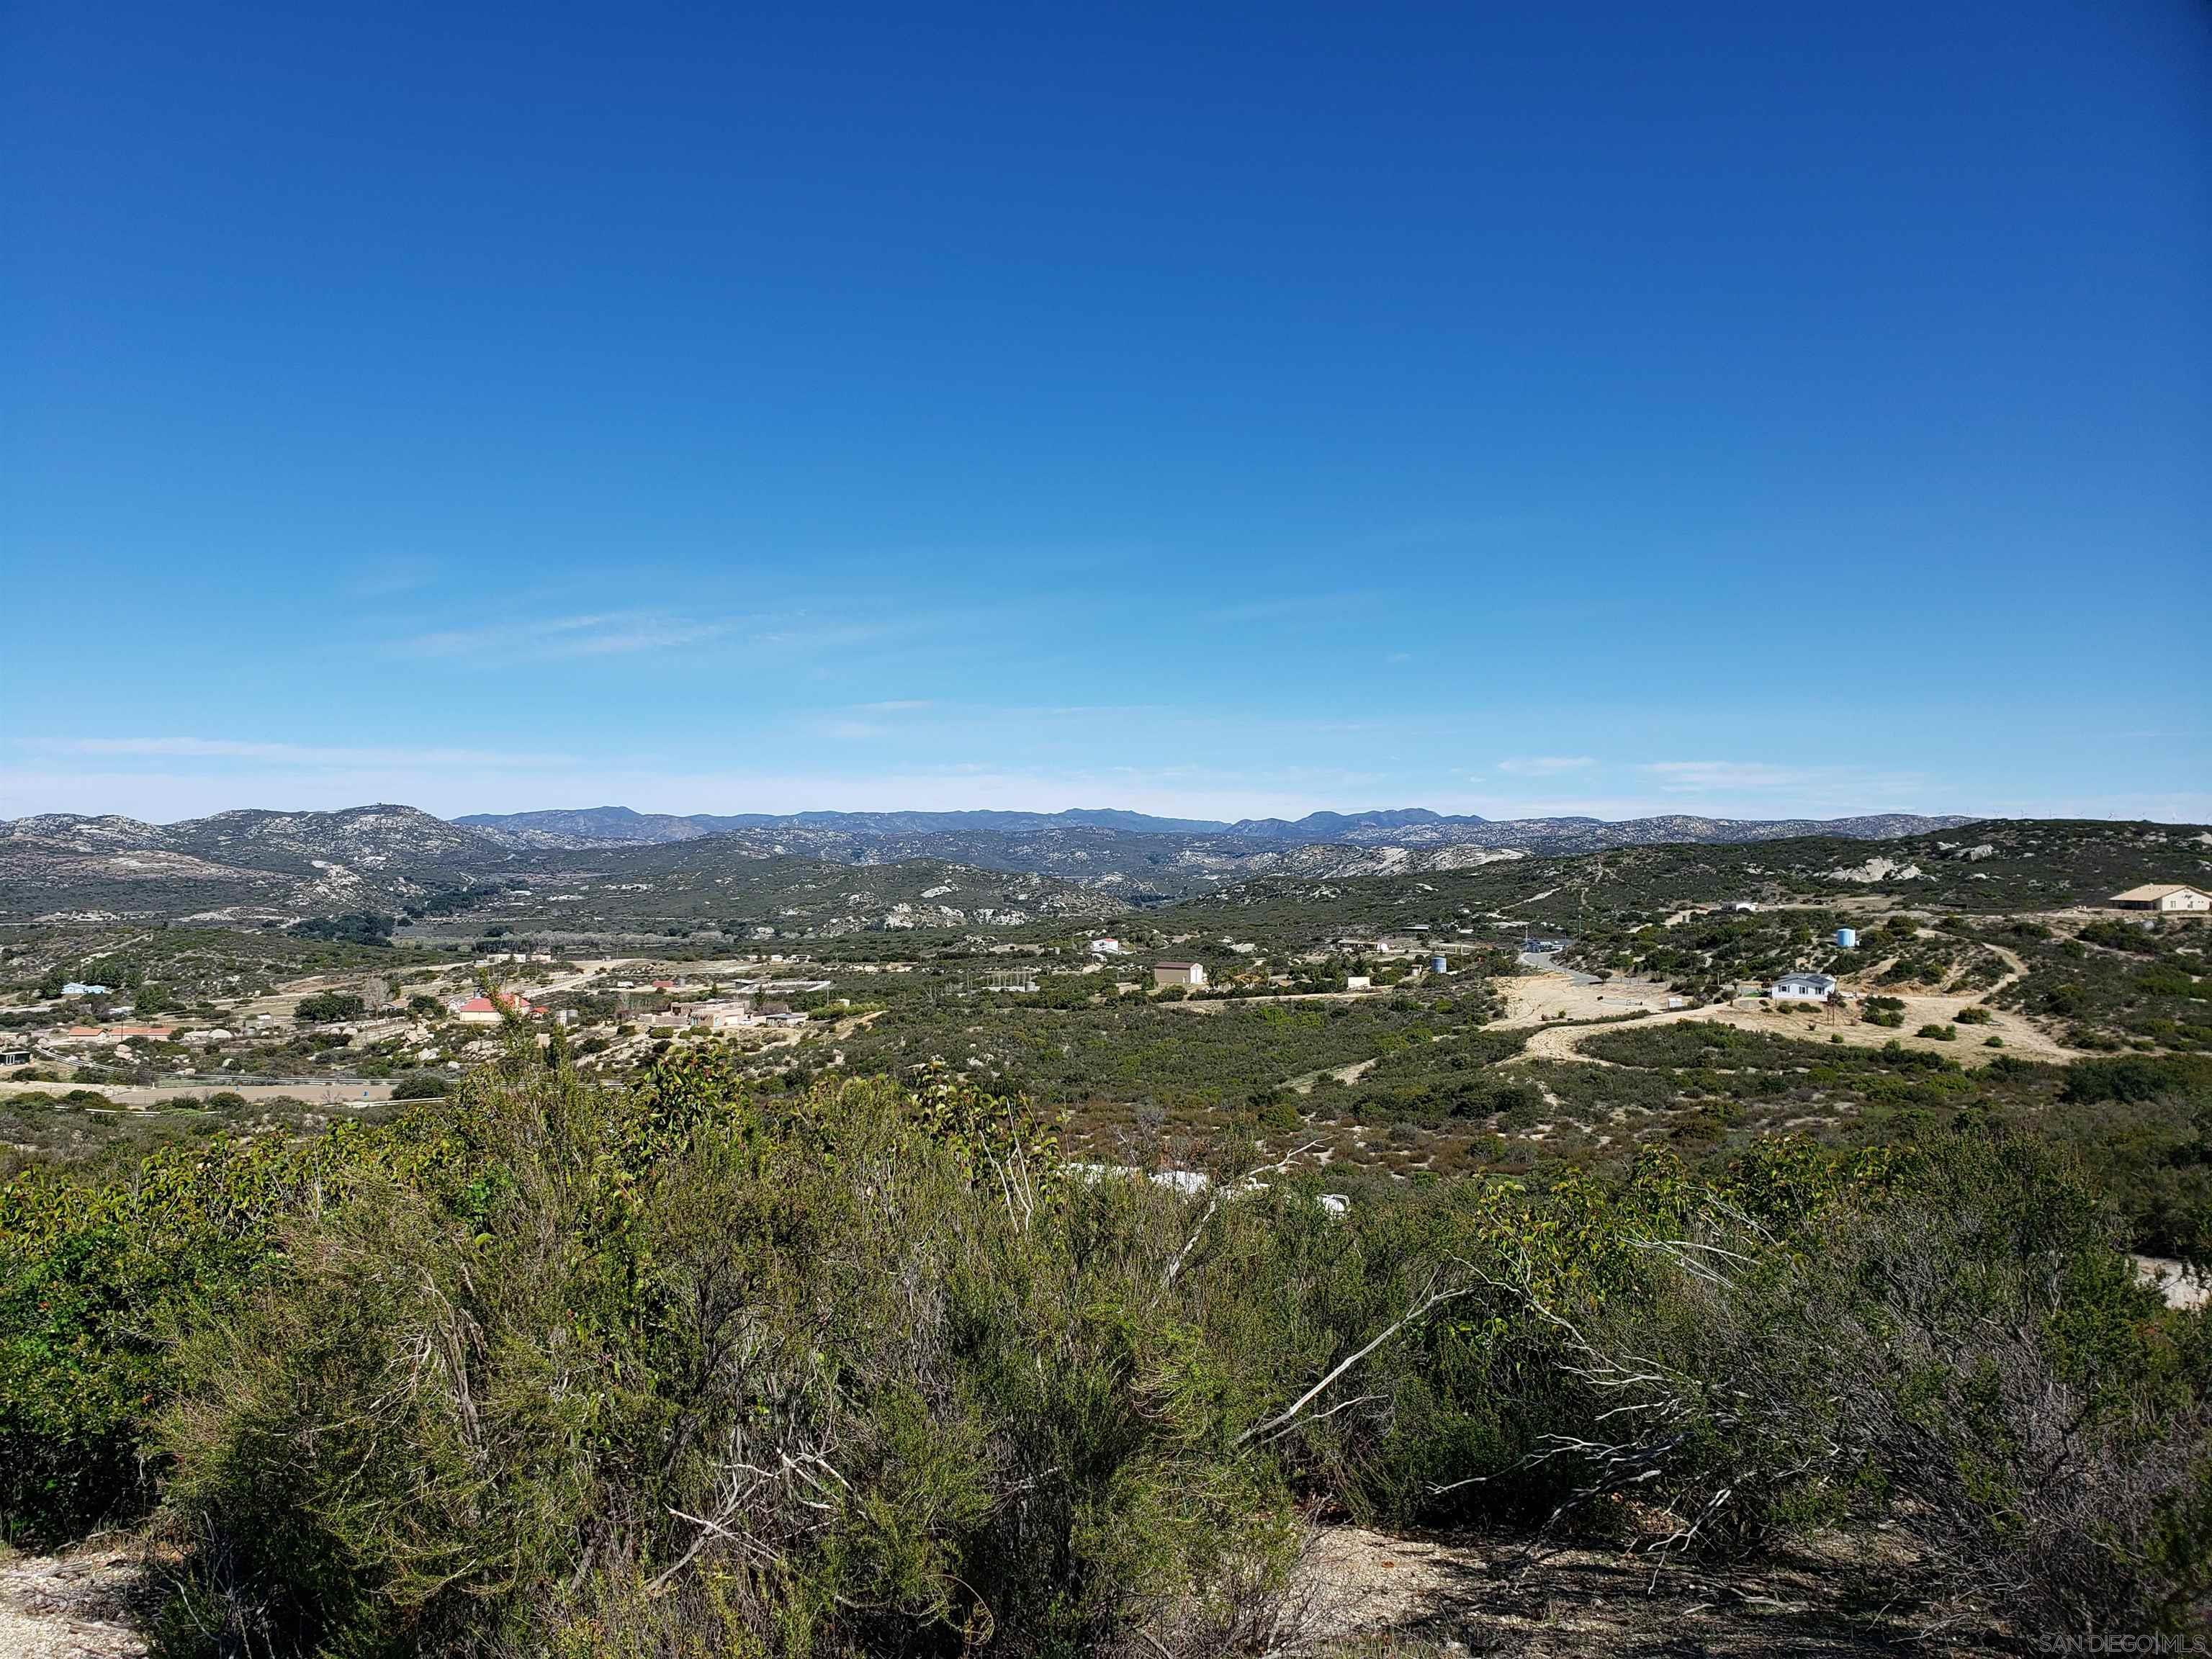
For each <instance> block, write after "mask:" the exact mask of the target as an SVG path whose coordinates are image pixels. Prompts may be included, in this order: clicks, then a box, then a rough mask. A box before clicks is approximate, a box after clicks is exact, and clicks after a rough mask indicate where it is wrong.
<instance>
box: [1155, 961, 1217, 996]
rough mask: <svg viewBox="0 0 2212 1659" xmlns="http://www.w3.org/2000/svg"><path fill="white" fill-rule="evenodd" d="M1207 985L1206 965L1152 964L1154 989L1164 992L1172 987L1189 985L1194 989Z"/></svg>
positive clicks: (1195, 963)
mask: <svg viewBox="0 0 2212 1659" xmlns="http://www.w3.org/2000/svg"><path fill="white" fill-rule="evenodd" d="M1205 983H1206V964H1205V963H1202V962H1156V963H1153V964H1152V988H1153V989H1154V990H1156V991H1157V990H1164V989H1165V988H1166V987H1169V986H1170V985H1188V986H1190V987H1194V988H1196V987H1200V986H1203V985H1204V984H1205Z"/></svg>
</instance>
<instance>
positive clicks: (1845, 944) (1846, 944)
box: [1836, 927, 1859, 951]
mask: <svg viewBox="0 0 2212 1659" xmlns="http://www.w3.org/2000/svg"><path fill="white" fill-rule="evenodd" d="M1858 948H1859V930H1858V929H1857V928H1856V927H1838V928H1837V929H1836V949H1838V951H1856V950H1857V949H1858Z"/></svg>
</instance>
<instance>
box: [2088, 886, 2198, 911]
mask: <svg viewBox="0 0 2212 1659" xmlns="http://www.w3.org/2000/svg"><path fill="white" fill-rule="evenodd" d="M2105 902H2106V903H2107V904H2109V905H2111V906H2112V908H2114V909H2115V910H2154V911H2156V912H2157V913H2158V914H2159V915H2166V916H2174V915H2181V916H2187V915H2204V914H2205V913H2206V912H2208V911H2212V893H2206V892H2203V891H2201V890H2198V889H2197V888H2194V887H2183V886H2179V885H2167V884H2156V883H2154V884H2149V885H2146V886H2142V887H2130V888H2129V889H2128V890H2127V891H2126V892H2124V893H2115V894H2113V895H2112V897H2110V898H2108V899H2106V901H2105Z"/></svg>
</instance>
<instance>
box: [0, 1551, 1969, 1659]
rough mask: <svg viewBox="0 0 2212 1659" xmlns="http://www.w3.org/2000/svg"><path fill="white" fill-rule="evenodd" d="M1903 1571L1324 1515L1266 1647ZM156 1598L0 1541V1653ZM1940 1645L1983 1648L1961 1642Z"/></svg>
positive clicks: (1603, 1624)
mask: <svg viewBox="0 0 2212 1659" xmlns="http://www.w3.org/2000/svg"><path fill="white" fill-rule="evenodd" d="M1898 1568H1899V1563H1898V1562H1897V1561H1895V1560H1894V1559H1885V1558H1883V1557H1882V1556H1881V1555H1880V1554H1879V1553H1876V1552H1875V1551H1872V1550H1869V1548H1868V1547H1864V1546H1857V1545H1850V1544H1846V1543H1845V1542H1844V1541H1840V1540H1825V1541H1821V1542H1820V1543H1819V1544H1817V1545H1815V1546H1814V1547H1811V1548H1809V1549H1808V1550H1806V1551H1804V1552H1802V1553H1799V1554H1796V1555H1794V1556H1786V1557H1784V1558H1781V1559H1775V1560H1768V1561H1760V1562H1756V1563H1751V1564H1745V1565H1727V1566H1717V1567H1716V1566H1703V1565H1700V1566H1694V1567H1693V1566H1687V1565H1676V1566H1673V1567H1669V1568H1668V1569H1667V1570H1666V1571H1662V1572H1659V1573H1657V1574H1656V1575H1655V1573H1654V1571H1653V1567H1652V1564H1651V1562H1650V1559H1648V1558H1644V1557H1639V1556H1632V1555H1628V1554H1626V1553H1622V1552H1620V1551H1618V1550H1607V1549H1602V1548H1588V1547H1576V1548H1564V1547H1562V1548H1550V1547H1547V1548H1544V1549H1541V1550H1539V1549H1536V1548H1534V1547H1532V1541H1530V1540H1528V1539H1526V1538H1512V1537H1504V1536H1494V1535H1492V1536H1484V1535H1474V1534H1453V1535H1426V1536H1419V1537H1393V1536H1391V1535H1390V1534H1386V1533H1381V1532H1375V1531H1370V1530H1369V1529H1367V1528H1359V1527H1327V1528H1319V1529H1317V1530H1316V1532H1315V1533H1314V1534H1313V1535H1312V1538H1311V1540H1310V1543H1309V1545H1308V1547H1307V1549H1306V1552H1305V1554H1304V1561H1303V1563H1302V1565H1301V1570H1300V1573H1299V1576H1298V1582H1297V1590H1296V1591H1295V1593H1294V1595H1293V1596H1292V1598H1291V1603H1290V1605H1289V1607H1288V1608H1287V1609H1286V1613H1285V1625H1286V1626H1287V1627H1286V1628H1285V1629H1284V1630H1283V1631H1282V1632H1281V1634H1282V1638H1283V1639H1282V1640H1281V1641H1280V1643H1279V1645H1278V1647H1277V1648H1276V1651H1277V1652H1279V1653H1283V1654H1286V1655H1287V1654H1306V1655H1311V1656H1316V1659H1325V1656H1350V1655H1367V1656H1383V1655H1390V1656H1403V1659H1412V1656H1414V1655H1418V1654H1437V1655H1447V1656H1455V1655H1459V1654H1468V1653H1480V1654H1513V1655H1520V1656H1527V1659H1570V1656H1572V1659H1585V1656H1589V1655H1593V1654H1596V1655H1622V1656H1627V1655H1642V1654H1655V1653H1665V1654H1676V1653H1679V1654H1697V1655H1704V1656H1711V1659H1750V1656H1753V1655H1781V1654H1803V1655H1811V1656H1831V1659H1841V1656H1856V1655H1871V1654H1875V1653H1895V1652H1897V1651H1899V1644H1903V1643H1909V1642H1910V1641H1911V1639H1912V1638H1913V1637H1914V1636H1915V1635H1917V1633H1918V1632H1917V1630H1916V1628H1915V1626H1914V1623H1913V1621H1912V1620H1911V1616H1910V1615H1909V1613H1906V1612H1905V1611H1900V1610H1899V1609H1900V1608H1901V1607H1910V1606H1911V1599H1910V1597H1907V1598H1905V1600H1904V1601H1900V1602H1899V1603H1897V1604H1895V1605H1893V1606H1892V1607H1887V1608H1883V1607H1865V1608H1863V1610H1861V1611H1860V1612H1859V1613H1857V1615H1856V1616H1854V1615H1852V1614H1850V1613H1845V1612H1844V1611H1843V1610H1842V1606H1843V1603H1844V1600H1845V1598H1846V1595H1847V1593H1848V1589H1849V1587H1850V1580H1851V1578H1852V1577H1853V1576H1854V1575H1857V1574H1862V1573H1865V1572H1869V1571H1875V1572H1881V1573H1885V1574H1887V1577H1888V1578H1889V1580H1890V1583H1891V1585H1892V1587H1893V1588H1901V1587H1902V1586H1900V1585H1899V1583H1898ZM152 1599H153V1598H152V1597H151V1595H149V1592H148V1586H147V1580H146V1576H145V1571H144V1568H143V1565H142V1562H141V1559H140V1556H139V1553H138V1552H137V1548H136V1547H133V1546H132V1545H131V1544H130V1543H129V1542H128V1541H123V1542H100V1543H94V1544H90V1545H86V1546H83V1547H80V1548H77V1549H75V1550H70V1551H67V1552H64V1553H62V1554H59V1555H51V1556H32V1555H5V1554H0V1656H6V1659H142V1656H143V1655H144V1654H145V1652H146V1642H145V1639H144V1638H143V1636H142V1635H141V1634H140V1631H141V1629H142V1628H143V1620H144V1619H145V1617H146V1615H147V1614H148V1613H149V1611H150V1610H151V1608H150V1603H151V1601H152ZM1933 1647H1934V1650H1938V1651H1942V1652H1946V1653H1954V1654H1955V1653H1960V1652H1965V1653H1973V1652H1978V1651H1985V1650H1986V1649H1983V1648H1978V1647H1976V1646H1975V1645H1973V1644H1971V1643H1959V1642H1956V1641H1953V1642H1949V1643H1942V1644H1933ZM1927 1650H1928V1649H1923V1651H1927Z"/></svg>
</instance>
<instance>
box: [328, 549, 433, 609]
mask: <svg viewBox="0 0 2212 1659" xmlns="http://www.w3.org/2000/svg"><path fill="white" fill-rule="evenodd" d="M439 574H440V570H439V567H438V564H437V562H436V561H435V560H432V559H424V558H418V557H416V556H412V555H410V554H395V555H393V556H392V557H390V558H385V559H372V560H369V561H368V562H366V563H364V564H363V565H362V567H361V568H359V569H357V570H356V571H355V572H354V573H353V574H351V575H350V576H349V577H347V578H346V579H345V580H343V581H342V582H340V583H339V585H338V591H339V592H341V593H343V594H344V595H346V597H347V598H349V599H392V598H394V597H396V596H397V595H398V594H401V593H415V592H421V591H422V589H423V588H426V587H428V586H431V585H432V584H434V583H435V582H436V581H437V580H438V577H439Z"/></svg>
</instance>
